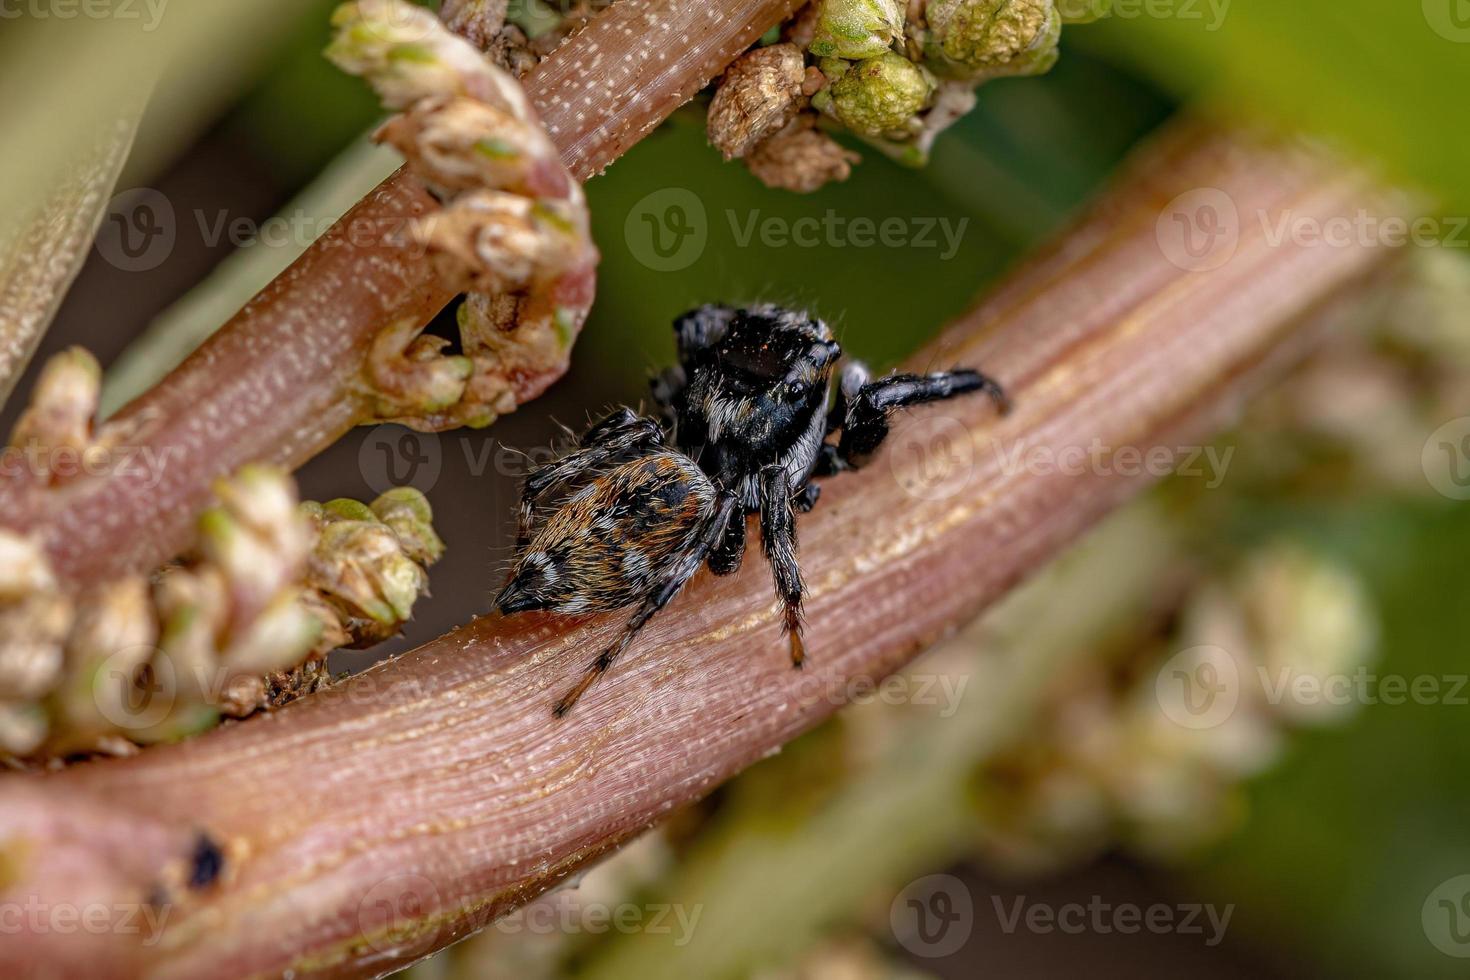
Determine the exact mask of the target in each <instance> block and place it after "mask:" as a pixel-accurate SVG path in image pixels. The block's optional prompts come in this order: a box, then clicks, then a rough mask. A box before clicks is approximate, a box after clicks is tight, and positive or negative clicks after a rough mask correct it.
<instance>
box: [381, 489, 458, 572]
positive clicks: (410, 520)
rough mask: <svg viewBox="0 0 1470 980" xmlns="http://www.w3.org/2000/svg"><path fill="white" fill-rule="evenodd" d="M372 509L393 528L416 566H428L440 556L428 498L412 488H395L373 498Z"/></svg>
mask: <svg viewBox="0 0 1470 980" xmlns="http://www.w3.org/2000/svg"><path fill="white" fill-rule="evenodd" d="M372 511H373V513H374V514H376V515H377V516H378V519H379V520H380V521H382V522H383V523H384V524H386V525H388V526H389V527H391V528H392V529H393V533H394V534H396V535H398V540H399V541H400V542H402V544H403V550H404V551H405V552H406V553H407V554H408V556H409V557H410V558H412V559H413V560H414V561H416V562H418V563H419V564H420V565H432V564H433V563H434V562H436V561H438V560H439V559H440V558H441V557H443V555H444V542H443V540H441V539H440V537H439V535H438V534H436V533H434V511H433V508H431V507H430V506H429V500H428V498H427V497H425V496H424V495H423V494H422V493H420V492H419V491H418V490H417V489H415V488H413V487H395V488H394V489H392V490H389V491H388V492H387V493H385V494H383V495H382V496H381V497H379V498H378V499H377V500H374V501H373V506H372Z"/></svg>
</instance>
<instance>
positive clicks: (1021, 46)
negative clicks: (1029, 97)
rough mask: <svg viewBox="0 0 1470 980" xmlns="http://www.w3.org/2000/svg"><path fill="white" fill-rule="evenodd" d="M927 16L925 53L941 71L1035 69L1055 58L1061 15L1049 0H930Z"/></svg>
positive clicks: (983, 74)
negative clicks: (928, 33)
mask: <svg viewBox="0 0 1470 980" xmlns="http://www.w3.org/2000/svg"><path fill="white" fill-rule="evenodd" d="M925 16H926V17H927V19H928V23H929V31H930V36H929V38H928V40H927V41H926V43H925V45H924V53H925V56H926V58H927V59H928V60H929V62H930V63H931V64H932V65H933V66H934V69H935V70H936V71H939V72H941V73H944V74H947V75H953V76H955V77H960V78H968V79H972V80H980V79H985V78H993V77H996V76H1001V75H1039V74H1041V73H1043V72H1046V71H1049V70H1050V69H1051V68H1052V66H1053V65H1055V64H1056V62H1057V57H1058V51H1057V44H1058V43H1059V41H1060V40H1061V35H1062V17H1061V15H1060V14H1058V13H1057V8H1056V7H1055V6H1054V5H1053V2H1052V0H930V2H929V5H928V7H927V8H926V12H925Z"/></svg>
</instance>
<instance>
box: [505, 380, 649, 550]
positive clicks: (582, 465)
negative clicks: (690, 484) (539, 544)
mask: <svg viewBox="0 0 1470 980" xmlns="http://www.w3.org/2000/svg"><path fill="white" fill-rule="evenodd" d="M663 439H664V434H663V430H662V429H660V428H659V426H658V424H657V423H656V422H653V421H652V420H650V419H646V418H643V417H641V416H640V415H638V413H636V412H634V411H633V410H632V409H631V408H620V409H618V410H617V411H616V412H613V413H612V414H611V415H608V416H607V417H606V418H604V419H602V420H601V421H600V422H598V423H597V424H596V425H594V426H592V427H591V428H590V429H588V430H587V431H586V432H585V433H583V434H582V438H581V440H580V447H579V448H578V449H575V450H573V451H572V452H570V453H568V454H567V455H565V456H563V457H562V458H561V459H558V460H555V461H554V462H551V463H548V464H546V465H545V466H542V467H540V468H539V469H537V470H536V471H535V472H534V473H532V474H531V475H530V476H529V477H527V478H526V484H525V486H524V487H523V488H522V490H521V505H520V510H519V512H518V515H517V521H516V552H517V553H519V552H521V551H522V550H524V549H525V547H526V544H527V543H528V542H529V541H530V540H531V527H532V524H533V523H534V522H535V516H536V504H537V503H538V502H539V501H540V500H541V498H542V497H544V496H545V495H546V494H547V493H550V492H551V491H552V490H554V489H555V488H556V487H559V486H561V485H562V484H564V483H566V482H567V481H568V480H573V479H576V478H577V477H578V476H581V475H583V474H585V473H587V472H589V471H591V470H595V469H597V468H599V467H601V466H605V465H607V464H608V463H610V462H612V461H614V460H616V459H618V458H619V457H620V456H623V455H624V454H626V453H629V452H632V451H634V450H639V449H649V448H652V447H655V446H660V445H662V444H663Z"/></svg>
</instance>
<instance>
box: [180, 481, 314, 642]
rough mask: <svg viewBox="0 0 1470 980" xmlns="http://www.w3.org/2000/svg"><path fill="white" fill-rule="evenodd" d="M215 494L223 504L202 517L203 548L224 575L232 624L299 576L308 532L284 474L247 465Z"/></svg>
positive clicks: (244, 618)
mask: <svg viewBox="0 0 1470 980" xmlns="http://www.w3.org/2000/svg"><path fill="white" fill-rule="evenodd" d="M215 493H216V495H218V497H219V498H220V505H219V506H217V507H212V508H210V509H209V510H207V511H205V512H204V513H203V514H202V515H200V518H199V538H200V541H199V548H200V552H201V553H202V554H203V556H204V558H205V560H206V561H208V562H209V563H211V564H212V565H214V567H216V568H218V569H219V570H220V572H221V573H222V574H223V575H224V578H225V582H226V584H227V586H228V588H229V593H230V604H231V612H232V618H233V620H234V621H235V622H247V621H249V620H251V619H253V618H254V617H255V614H256V613H257V612H258V611H259V610H260V609H262V608H264V607H265V605H266V604H267V603H268V602H270V601H271V599H272V597H274V596H275V595H276V594H277V593H279V592H280V591H281V590H282V589H285V588H288V587H289V586H290V584H291V583H292V582H293V581H294V580H295V579H296V577H297V576H298V575H299V574H300V570H301V566H302V562H303V561H304V559H305V556H306V552H307V549H308V548H309V547H310V536H309V531H308V528H307V525H306V523H305V521H304V520H303V519H302V518H301V516H300V514H299V513H298V512H297V508H296V487H295V484H294V482H293V481H292V480H291V477H290V476H289V475H288V474H287V473H285V472H284V471H282V470H278V469H276V468H274V467H266V466H246V467H244V468H242V469H241V470H240V472H239V473H237V474H236V475H235V476H234V477H232V478H230V479H226V480H220V481H219V482H218V483H217V484H216V485H215Z"/></svg>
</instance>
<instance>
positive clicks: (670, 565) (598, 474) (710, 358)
mask: <svg viewBox="0 0 1470 980" xmlns="http://www.w3.org/2000/svg"><path fill="white" fill-rule="evenodd" d="M674 331H675V335H676V338H677V342H678V348H679V364H678V366H677V367H674V368H671V369H669V370H668V371H666V372H664V373H663V374H662V375H660V376H659V377H658V378H656V379H655V380H654V382H653V393H654V397H655V399H656V400H657V401H658V403H659V405H660V407H661V408H662V409H663V413H664V421H663V422H659V421H656V420H654V419H651V418H647V417H643V416H640V415H638V414H637V413H636V412H634V411H633V410H632V409H629V408H622V409H618V410H617V411H615V412H613V413H612V414H611V415H609V416H607V417H606V418H604V419H602V420H601V421H600V422H597V423H596V424H595V425H593V426H592V427H591V428H589V429H588V430H587V431H586V432H585V433H584V434H583V435H582V437H581V439H580V440H579V442H578V445H577V447H576V448H575V449H574V450H572V451H571V452H570V453H568V454H567V455H565V456H563V457H561V458H560V459H558V460H556V461H554V462H552V463H549V464H547V465H545V466H543V467H540V468H538V469H537V470H536V471H535V472H533V473H532V474H531V475H530V477H529V478H528V479H527V480H526V484H525V488H524V490H523V493H522V499H521V505H520V513H519V531H518V534H517V539H516V561H515V568H514V572H513V574H512V576H511V579H510V582H509V583H508V584H507V585H506V586H505V588H504V589H503V590H502V591H501V593H500V595H499V596H497V597H496V600H495V605H496V606H497V607H498V608H499V609H500V610H501V611H502V612H504V613H518V612H524V611H527V610H532V609H546V610H551V611H553V612H558V613H564V614H575V613H586V612H608V611H612V610H615V609H622V608H625V607H627V606H636V609H635V610H634V612H633V614H632V616H631V617H629V619H628V622H627V624H626V625H625V626H624V627H623V630H622V632H621V633H620V634H619V636H618V638H617V640H616V641H615V642H614V643H613V644H612V645H611V646H610V647H608V648H607V649H606V650H604V651H603V652H602V653H601V654H599V655H598V657H597V658H596V659H595V660H593V661H592V664H591V665H590V666H589V668H588V669H587V673H586V674H585V675H584V676H583V677H582V679H581V681H580V682H579V683H578V684H577V685H576V686H575V687H573V688H572V690H571V691H569V692H568V693H567V695H566V696H565V697H563V698H562V699H561V700H560V701H558V702H557V704H556V706H555V712H556V714H557V715H558V716H561V715H564V714H566V713H567V712H568V711H569V710H571V708H572V706H573V705H574V704H576V702H577V699H578V698H580V697H581V696H582V695H583V694H584V693H585V692H586V691H587V689H588V688H589V687H591V686H592V684H593V682H594V681H596V680H597V678H598V677H600V676H602V674H603V673H605V672H606V671H607V669H608V668H609V667H611V666H612V664H613V661H614V660H616V659H617V658H618V656H619V655H620V654H621V653H622V652H623V651H624V650H626V649H627V647H628V645H629V644H630V643H631V642H632V641H633V638H634V637H636V636H637V635H638V631H639V630H640V629H642V628H643V626H644V625H645V624H646V623H647V622H648V621H649V619H651V618H652V617H653V615H654V614H655V613H657V612H658V611H659V610H660V609H662V608H663V607H664V606H665V605H666V604H667V603H668V602H669V600H671V599H672V598H673V597H674V596H675V595H677V594H678V592H679V590H680V589H682V588H683V587H684V585H685V584H686V583H687V582H688V581H689V580H690V579H691V578H693V577H694V573H695V572H697V571H698V570H699V567H700V566H701V565H703V564H706V563H708V565H709V567H710V570H711V571H713V572H714V573H715V574H716V575H728V574H730V573H731V572H733V571H735V570H736V569H737V568H739V567H740V564H741V561H742V559H743V558H744V556H745V534H746V515H748V514H759V515H760V529H761V544H762V547H763V549H764V552H765V556H766V560H767V561H768V562H770V565H771V570H772V572H773V573H774V576H775V583H776V594H777V596H778V597H779V598H780V600H781V603H782V606H783V610H784V615H785V631H786V635H787V637H788V640H789V643H790V651H791V661H792V664H793V665H794V666H796V667H800V666H801V665H802V662H803V661H804V660H805V658H806V648H805V645H804V643H803V641H802V635H801V603H802V597H803V595H804V593H805V586H804V584H803V582H802V577H801V567H800V566H799V565H798V564H797V560H796V518H795V512H796V511H803V512H805V511H809V510H811V509H812V507H813V506H815V504H816V502H817V497H818V496H819V494H820V492H821V488H820V487H819V486H818V485H817V484H816V483H813V482H812V479H813V478H814V477H820V476H828V475H831V474H834V473H839V472H841V471H843V470H847V469H854V468H857V467H860V466H862V465H864V464H865V463H866V462H867V461H868V459H869V458H870V457H871V456H872V454H873V453H874V452H875V451H876V450H877V448H878V447H879V445H880V444H881V443H882V442H883V440H884V438H885V437H886V436H887V435H888V422H889V416H890V415H891V414H892V413H893V412H894V411H896V410H897V409H900V408H903V407H906V406H911V405H918V404H921V403H923V402H930V401H938V400H941V399H945V398H953V397H954V396H956V395H963V394H967V393H969V392H975V391H983V392H985V393H986V394H988V395H989V396H990V397H991V398H992V399H993V400H994V401H995V402H996V404H997V405H998V406H999V407H1000V409H1001V410H1002V411H1005V410H1007V409H1008V407H1009V405H1008V402H1007V400H1006V396H1005V393H1004V391H1003V390H1002V389H1001V387H1000V385H998V384H997V383H995V382H994V381H992V380H991V379H989V378H987V377H985V376H984V375H982V374H980V373H979V372H977V371H970V370H957V371H948V372H941V373H937V374H926V375H914V374H895V375H890V376H888V377H885V378H880V379H878V380H873V379H872V378H871V376H870V375H869V373H868V369H867V368H866V367H864V366H863V365H862V364H860V363H858V362H853V361H849V362H847V363H846V364H845V365H844V366H843V368H842V371H841V373H840V376H839V380H838V384H837V391H836V397H835V399H834V398H831V397H830V391H829V389H830V388H831V377H832V370H833V366H834V365H835V364H836V362H837V359H838V357H839V356H840V355H841V353H842V350H841V348H840V347H839V346H838V344H837V342H836V341H835V340H833V339H832V332H831V331H830V330H829V329H828V327H827V325H826V324H825V323H823V322H822V321H821V320H819V319H815V318H813V317H810V316H808V315H807V314H805V313H802V312H797V311H793V310H787V309H783V308H781V307H778V306H772V305H762V306H754V307H751V308H749V309H733V308H731V307H727V306H704V307H701V308H699V309H697V310H694V311H692V312H690V313H687V314H685V315H684V316H682V317H680V318H679V319H678V320H676V321H675V322H674ZM838 432H840V435H839V436H838V438H837V439H836V440H835V441H828V439H829V437H830V436H832V435H833V434H834V433H838Z"/></svg>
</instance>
